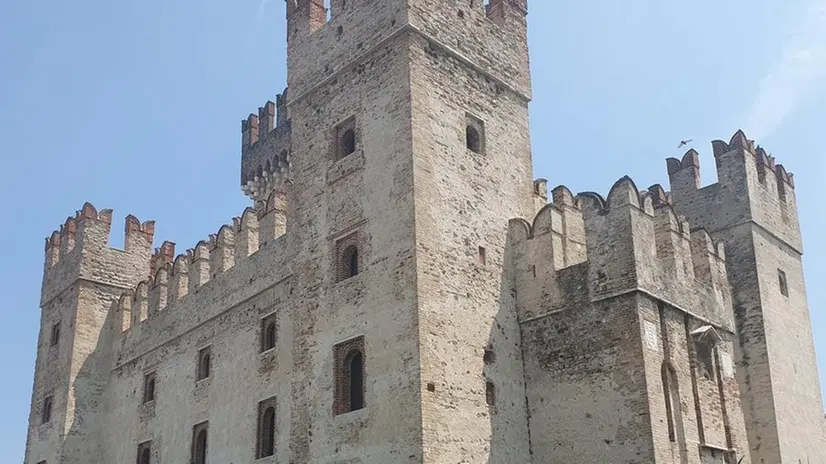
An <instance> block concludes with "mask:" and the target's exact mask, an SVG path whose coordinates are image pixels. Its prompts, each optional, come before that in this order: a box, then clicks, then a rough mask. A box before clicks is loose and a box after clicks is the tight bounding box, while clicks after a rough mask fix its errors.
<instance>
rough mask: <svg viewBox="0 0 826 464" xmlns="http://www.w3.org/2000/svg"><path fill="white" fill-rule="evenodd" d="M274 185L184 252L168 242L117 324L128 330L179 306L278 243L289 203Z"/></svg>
mask: <svg viewBox="0 0 826 464" xmlns="http://www.w3.org/2000/svg"><path fill="white" fill-rule="evenodd" d="M282 200H283V199H282V196H280V195H278V194H276V192H275V191H273V192H272V193H271V195H270V198H268V199H267V200H266V201H262V202H260V203H259V205H258V208H257V209H256V208H252V207H250V208H247V209H245V210H244V212H243V213H242V214H241V216H239V217H235V218H233V219H232V222H231V223H230V224H225V225H223V226H221V227H220V228H219V229H218V231H217V232H216V233H215V234H211V235H209V237H208V238H207V239H205V240H201V241H199V242H198V243H197V244H196V245H195V246H194V247H192V248H189V249H187V250H186V251H185V252H184V253H180V254H178V255H176V254H175V244H174V243H172V242H168V241H167V242H164V243H163V244H162V245H161V246H160V247H159V248H158V249H156V250H155V253H154V255H153V256H152V258H151V263H152V265H151V274H150V275H149V276H148V278H146V279H145V280H143V281H141V282H139V283H138V284H137V285H136V286H135V288H134V289H132V290H129V291H128V292H125V293H124V295H123V296H122V297H121V299H120V301H119V302H118V306H117V311H118V313H119V316H118V317H117V318H116V320H117V322H116V328H117V331H120V332H128V331H130V330H131V329H134V328H136V327H141V326H142V325H144V324H145V323H146V322H147V321H150V320H152V319H153V317H155V316H156V315H158V314H160V313H162V312H165V311H174V310H175V308H177V307H178V306H180V305H182V304H183V305H185V304H186V301H187V300H188V299H189V298H190V297H191V296H192V295H196V294H200V293H203V291H207V292H208V290H203V291H202V289H203V288H205V287H206V286H208V285H209V283H210V282H212V281H217V280H223V281H226V280H227V279H232V276H228V275H227V274H233V273H235V272H238V271H237V269H238V268H239V267H245V266H246V265H247V262H248V261H250V260H251V257H252V256H254V255H256V254H257V253H258V252H259V250H260V249H261V248H262V247H267V246H269V247H273V246H276V247H278V246H281V245H276V244H274V243H275V242H276V241H277V239H278V238H280V237H282V236H283V235H284V234H285V228H284V227H283V225H284V223H285V221H284V209H285V205H284V203H283V201H282Z"/></svg>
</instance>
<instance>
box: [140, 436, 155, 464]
mask: <svg viewBox="0 0 826 464" xmlns="http://www.w3.org/2000/svg"><path fill="white" fill-rule="evenodd" d="M151 463H152V442H149V441H147V442H145V443H141V444H140V445H138V464H151Z"/></svg>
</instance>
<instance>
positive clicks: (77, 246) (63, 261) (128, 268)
mask: <svg viewBox="0 0 826 464" xmlns="http://www.w3.org/2000/svg"><path fill="white" fill-rule="evenodd" d="M111 226H112V210H109V209H105V210H101V211H98V210H97V209H96V208H95V207H94V206H93V205H92V204H91V203H86V204H84V205H83V208H81V209H80V210H79V211H77V212H76V213H75V215H74V216H70V217H68V218H67V219H66V221H65V222H64V223H63V225H61V226H60V228H59V229H58V230H56V231H54V232H53V233H52V234H51V235H50V236H49V237H48V238H46V250H45V251H46V258H45V265H44V272H43V292H42V301H43V302H46V301H49V300H50V299H51V298H53V297H54V296H55V295H56V294H57V293H59V292H60V291H62V290H63V289H64V288H66V287H67V286H68V285H70V284H71V283H73V282H74V281H76V280H77V279H86V280H89V281H93V282H98V283H101V284H105V285H111V286H115V287H118V286H119V287H131V286H134V284H135V282H137V280H136V279H138V278H139V277H141V276H143V277H145V276H146V275H147V274H148V273H149V263H150V259H151V253H152V239H153V236H154V233H155V223H154V222H153V221H146V222H143V223H142V222H141V221H140V220H138V219H137V218H136V217H135V216H132V215H129V216H127V217H126V220H125V223H124V248H123V249H122V250H121V249H116V248H112V247H110V246H109V235H110V230H111Z"/></svg>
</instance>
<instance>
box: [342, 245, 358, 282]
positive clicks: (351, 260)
mask: <svg viewBox="0 0 826 464" xmlns="http://www.w3.org/2000/svg"><path fill="white" fill-rule="evenodd" d="M342 266H343V268H344V273H343V277H344V278H345V279H349V278H350V277H354V276H356V274H358V273H359V250H358V247H357V246H355V245H350V246H348V247H347V248H345V249H344V253H342Z"/></svg>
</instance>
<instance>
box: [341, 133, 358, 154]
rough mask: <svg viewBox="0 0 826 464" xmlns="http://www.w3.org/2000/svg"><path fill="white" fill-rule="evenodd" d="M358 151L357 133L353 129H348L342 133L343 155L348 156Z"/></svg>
mask: <svg viewBox="0 0 826 464" xmlns="http://www.w3.org/2000/svg"><path fill="white" fill-rule="evenodd" d="M354 151H356V133H355V131H354V130H353V129H347V130H346V131H344V134H342V135H341V156H347V155H349V154H352V153H353V152H354Z"/></svg>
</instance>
